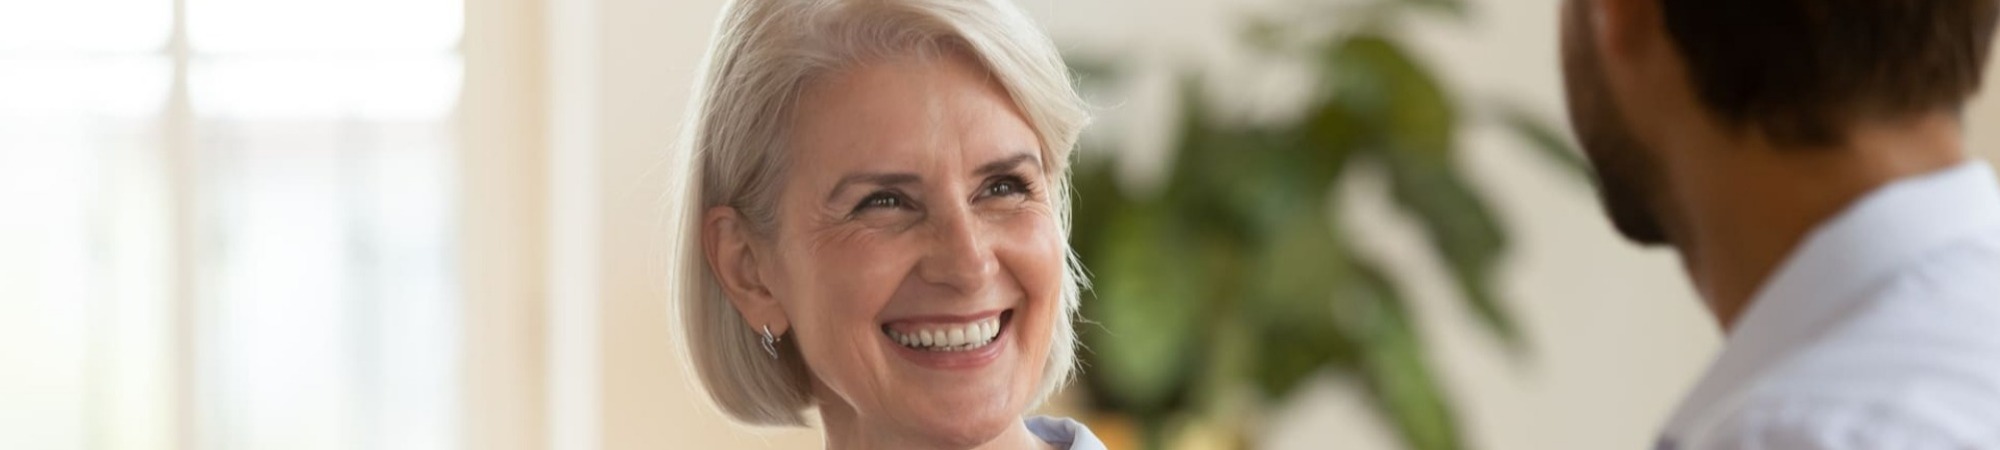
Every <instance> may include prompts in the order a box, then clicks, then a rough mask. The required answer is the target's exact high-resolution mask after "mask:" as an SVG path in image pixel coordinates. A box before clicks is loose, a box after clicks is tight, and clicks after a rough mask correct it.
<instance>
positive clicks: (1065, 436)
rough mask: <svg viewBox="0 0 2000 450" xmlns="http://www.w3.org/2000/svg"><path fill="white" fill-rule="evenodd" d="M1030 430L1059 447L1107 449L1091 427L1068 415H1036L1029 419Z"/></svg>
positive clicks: (1077, 449) (1088, 449) (1091, 449)
mask: <svg viewBox="0 0 2000 450" xmlns="http://www.w3.org/2000/svg"><path fill="white" fill-rule="evenodd" d="M1027 422H1028V431H1029V432H1033V433H1035V437H1037V438H1041V440H1042V442H1047V443H1049V445H1053V446H1055V447H1056V448H1059V449H1069V450H1107V449H1106V448H1105V447H1104V442H1103V441H1099V440H1097V435H1094V434H1090V428H1086V427H1084V426H1083V423H1081V422H1077V421H1075V420H1071V419H1070V418H1067V417H1050V416H1034V417H1029V418H1028V419H1027Z"/></svg>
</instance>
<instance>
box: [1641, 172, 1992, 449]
mask: <svg viewBox="0 0 2000 450" xmlns="http://www.w3.org/2000/svg"><path fill="white" fill-rule="evenodd" d="M1658 448H1660V449H1680V450H1696V449H1700V450H1707V449H1786V450H1789V449H2000V182H1996V181H1995V177H1994V174H1993V169H1992V168H1990V167H1988V166H1986V165H1985V164H1984V163H1979V162H1970V163H1965V164H1961V165H1959V166H1956V167H1952V168H1950V169H1946V170H1941V171H1938V172H1935V173H1931V174H1926V175H1921V176H1916V177H1911V178H1906V179H1903V180H1899V181H1897V182H1895V183H1892V184H1890V185H1888V186H1886V187H1883V188H1881V189H1877V190H1876V191H1874V192H1871V193H1869V194H1868V195H1867V196H1864V197H1862V199H1861V200H1860V201H1857V202H1855V203H1854V204H1853V205H1852V206H1849V207H1848V208H1847V209H1846V210H1845V211H1844V212H1842V213H1840V215H1838V216H1835V217H1834V218H1833V219H1832V220H1830V221H1828V222H1826V223H1825V224H1822V225H1821V226H1820V227H1819V228H1818V229H1816V230H1815V231H1813V233H1812V234H1811V235H1809V236H1807V238H1806V239H1805V241H1804V242H1803V243H1802V244H1801V245H1800V246H1799V248H1798V249H1797V250H1795V251H1794V252H1793V253H1792V255H1791V256H1790V257H1789V259H1788V260H1786V261H1785V263H1784V265H1782V266H1780V267H1779V269H1778V271H1777V272H1776V275H1774V276H1772V277H1771V279H1770V280H1769V281H1768V282H1767V283H1765V285H1764V286H1763V287H1762V288H1761V290H1760V291H1759V292H1758V293H1757V295H1756V297H1755V301H1754V302H1752V303H1751V304H1750V307H1749V309H1748V310H1747V311H1746V312H1745V313H1744V314H1743V316H1741V317H1740V319H1739V320H1738V321H1737V324H1736V328H1735V331H1734V332H1733V333H1732V334H1731V335H1730V336H1729V338H1728V342H1727V343H1726V344H1725V345H1724V348H1723V350H1722V354H1721V356H1719V357H1718V358H1717V359H1716V361H1715V363H1714V365H1713V366H1711V367H1710V368H1709V370H1708V373H1707V374H1706V375H1704V376H1703V377H1702V380H1701V382H1700V384H1697V385H1696V386H1695V389H1694V392H1693V393H1692V394H1690V396H1689V397H1688V398H1687V399H1686V400H1684V403H1682V404H1681V407H1680V409H1679V411H1677V412H1675V414H1674V417H1673V419H1672V421H1671V422H1669V423H1668V425H1667V428H1666V432H1665V436H1664V437H1662V438H1661V440H1660V441H1659V445H1658Z"/></svg>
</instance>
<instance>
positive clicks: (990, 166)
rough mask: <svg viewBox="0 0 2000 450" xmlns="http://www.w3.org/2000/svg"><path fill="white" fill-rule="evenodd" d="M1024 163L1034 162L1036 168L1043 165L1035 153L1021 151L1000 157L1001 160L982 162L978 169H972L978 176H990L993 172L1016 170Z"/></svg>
mask: <svg viewBox="0 0 2000 450" xmlns="http://www.w3.org/2000/svg"><path fill="white" fill-rule="evenodd" d="M1024 163H1034V164H1035V167H1036V168H1040V167H1041V166H1042V161H1041V159H1038V158H1036V157H1035V154H1033V153H1028V152H1020V153H1015V154H1012V155H1008V156H1007V157H1004V158H1000V159H999V160H995V161H993V162H989V163H986V164H980V165H979V168H978V169H974V170H973V171H972V174H973V175H978V176H990V175H993V174H997V173H1002V172H1006V171H1009V170H1014V167H1016V166H1020V165H1021V164H1024Z"/></svg>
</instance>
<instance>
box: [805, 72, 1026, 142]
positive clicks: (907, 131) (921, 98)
mask: <svg viewBox="0 0 2000 450" xmlns="http://www.w3.org/2000/svg"><path fill="white" fill-rule="evenodd" d="M797 106H798V114H796V116H795V117H796V119H795V123H794V126H795V128H794V132H793V134H792V136H791V141H792V145H791V146H790V147H791V148H790V150H791V151H792V152H793V155H792V156H793V157H794V158H796V159H795V162H796V163H798V164H796V165H795V168H797V169H806V170H811V169H813V168H816V167H817V168H831V167H830V166H850V165H855V164H862V165H884V166H897V167H902V168H904V169H921V168H923V167H917V166H929V165H938V166H947V167H959V168H965V167H964V166H972V165H978V164H983V163H985V162H987V160H988V159H993V158H999V157H1004V156H1007V155H1008V154H1013V153H1020V152H1023V151H1028V152H1032V153H1035V154H1036V155H1035V156H1036V158H1037V160H1039V158H1040V155H1039V151H1038V150H1039V148H1040V145H1039V143H1038V141H1037V138H1036V135H1035V133H1034V130H1033V129H1032V128H1031V127H1030V126H1029V124H1028V122H1027V121H1026V120H1025V118H1023V117H1022V115H1021V114H1020V113H1019V110H1018V108H1017V107H1015V105H1014V104H1013V102H1012V100H1011V99H1010V98H1009V97H1008V96H1007V93H1006V91H1005V90H1004V89H1002V88H1001V87H1000V86H999V85H998V84H997V83H995V82H993V81H992V79H991V77H988V76H987V75H986V74H985V72H984V71H983V70H982V69H980V68H979V67H978V66H977V65H976V64H972V63H970V62H968V61H964V60H962V59H959V58H931V59H924V60H899V61H885V62H881V63H876V64H870V65H864V66H860V67H856V68H853V69H850V70H847V71H843V72H842V73H840V74H837V75H835V76H831V77H828V78H827V79H824V80H822V81H821V82H819V83H815V84H814V85H813V86H811V87H809V88H808V89H807V90H806V92H805V93H804V95H802V96H801V97H800V99H799V104H798V105H797ZM940 168H943V167H940Z"/></svg>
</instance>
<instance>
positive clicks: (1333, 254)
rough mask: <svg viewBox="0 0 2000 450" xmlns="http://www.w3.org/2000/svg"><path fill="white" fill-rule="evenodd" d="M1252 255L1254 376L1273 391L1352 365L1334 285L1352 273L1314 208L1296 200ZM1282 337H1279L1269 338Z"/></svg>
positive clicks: (1265, 389)
mask: <svg viewBox="0 0 2000 450" xmlns="http://www.w3.org/2000/svg"><path fill="white" fill-rule="evenodd" d="M1293 211H1294V212H1293V213H1292V214H1291V215H1290V217H1289V220H1287V221H1286V222H1285V226H1283V227H1281V228H1280V229H1279V230H1276V232H1275V233H1273V236H1271V239H1270V240H1268V241H1267V242H1266V243H1265V244H1263V245H1261V246H1260V252H1259V254H1258V256H1257V259H1256V261H1255V262H1254V264H1255V267H1256V269H1254V270H1252V271H1251V273H1253V274H1256V275H1255V277H1256V278H1255V279H1256V281H1255V282H1254V283H1252V286H1251V287H1250V290H1251V291H1252V292H1253V293H1254V297H1253V298H1255V299H1256V301H1255V302H1253V303H1251V304H1250V306H1251V307H1252V311H1253V313H1252V314H1251V317H1252V323H1253V324H1254V325H1255V327H1256V331H1255V333H1256V335H1257V336H1258V338H1259V341H1260V342H1265V343H1267V345H1263V346H1260V347H1259V348H1258V349H1257V350H1258V358H1257V362H1258V364H1257V370H1256V373H1255V376H1254V378H1255V379H1256V381H1257V382H1258V386H1259V387H1261V388H1262V389H1263V392H1264V393H1265V394H1266V395H1268V396H1270V397H1274V398H1282V397H1284V396H1286V395H1289V394H1290V393H1291V392H1292V390H1293V389H1294V388H1296V387H1297V386H1298V385H1299V382H1301V381H1303V380H1305V379H1306V378H1307V377H1309V376H1311V375H1312V374H1314V373H1317V372H1319V371H1321V370H1325V369H1326V368H1327V366H1329V365H1337V366H1351V365H1352V363H1353V359H1354V355H1353V353H1354V350H1353V344H1352V343H1351V342H1349V341H1348V340H1347V339H1346V337H1345V336H1344V335H1343V334H1342V332H1341V330H1340V329H1339V328H1338V326H1337V325H1338V323H1339V322H1337V321H1336V320H1335V319H1336V317H1335V316H1336V314H1337V313H1338V311H1337V310H1336V309H1335V306H1336V305H1335V303H1334V293H1335V292H1336V291H1337V290H1339V289H1340V288H1341V287H1342V286H1344V285H1346V284H1347V283H1348V279H1349V278H1351V277H1352V276H1351V275H1350V274H1349V273H1348V272H1349V269H1348V267H1347V264H1346V263H1345V261H1343V260H1342V257H1341V251H1342V249H1343V248H1344V247H1345V246H1343V245H1342V244H1341V243H1340V242H1339V241H1338V240H1336V239H1335V234H1334V228H1333V225H1332V223H1331V221H1329V220H1327V218H1326V211H1325V210H1324V209H1321V208H1297V209H1294V210H1293ZM1269 343H1282V344H1281V345H1268V344H1269Z"/></svg>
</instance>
